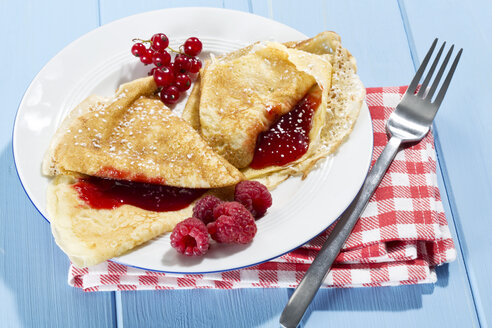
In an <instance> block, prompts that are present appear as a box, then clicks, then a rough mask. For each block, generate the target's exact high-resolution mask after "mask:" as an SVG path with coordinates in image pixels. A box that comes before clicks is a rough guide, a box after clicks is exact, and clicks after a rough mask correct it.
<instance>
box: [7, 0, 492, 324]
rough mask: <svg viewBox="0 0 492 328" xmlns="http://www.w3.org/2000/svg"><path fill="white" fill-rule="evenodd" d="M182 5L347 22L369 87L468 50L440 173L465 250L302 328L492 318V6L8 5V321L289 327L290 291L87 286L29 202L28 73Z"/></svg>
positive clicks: (448, 115) (336, 297) (309, 28)
mask: <svg viewBox="0 0 492 328" xmlns="http://www.w3.org/2000/svg"><path fill="white" fill-rule="evenodd" d="M180 6H211V7H223V8H229V9H236V10H242V11H246V12H251V13H254V14H257V15H261V16H265V17H269V18H272V19H275V20H277V21H280V22H282V23H285V24H287V25H290V26H292V27H294V28H296V29H298V30H300V31H301V32H303V33H305V34H307V35H310V36H312V35H315V34H317V33H318V32H319V31H322V30H334V31H337V32H338V33H339V34H340V35H341V36H342V39H343V42H344V45H345V46H346V47H347V48H348V49H350V51H351V52H352V53H353V54H354V55H355V57H356V58H357V60H358V64H359V67H360V76H361V78H362V81H363V82H364V84H365V85H366V86H393V85H403V84H406V83H408V82H409V80H410V78H411V77H412V76H413V73H414V72H415V67H416V66H417V65H418V63H419V59H421V58H422V56H423V54H424V53H425V51H426V50H427V48H428V46H429V45H430V43H431V40H432V39H433V38H435V37H436V36H437V37H440V38H441V39H443V40H448V41H449V42H452V43H455V44H456V45H458V46H459V47H463V48H464V56H463V57H462V60H461V62H460V65H459V67H458V70H457V73H456V74H455V78H454V79H453V82H452V84H451V87H450V90H449V91H448V95H447V96H446V99H445V100H444V103H443V105H442V107H441V110H440V112H439V114H438V116H437V119H436V123H435V127H434V128H435V130H434V131H435V135H436V147H437V152H438V158H439V167H438V177H439V183H440V188H441V193H442V196H443V201H444V206H445V210H446V215H447V218H448V220H449V223H450V228H451V231H452V234H453V238H454V240H455V243H456V246H457V249H458V258H457V260H456V261H455V262H453V263H451V264H449V265H445V266H443V267H440V268H439V269H438V270H437V271H438V279H439V280H438V282H437V284H435V285H420V286H405V287H384V288H363V289H330V290H322V291H320V292H319V293H318V294H317V296H316V298H315V299H314V302H313V303H312V305H311V306H310V308H309V310H308V313H307V314H306V316H305V317H304V319H303V321H302V326H303V327H340V326H341V327H349V326H350V327H357V326H360V327H394V326H398V327H431V326H432V327H435V326H436V325H437V326H446V327H479V326H482V327H487V326H488V325H489V324H490V325H491V326H492V279H491V276H492V261H491V260H492V256H491V255H490V253H491V251H492V241H491V240H492V239H491V238H490V236H491V233H492V220H491V215H492V147H491V145H490V142H491V141H492V128H491V127H492V108H491V106H490V98H489V97H490V93H491V91H492V65H491V64H490V63H491V58H492V39H491V34H492V33H491V32H492V23H491V19H490V17H491V16H492V2H490V1H486V0H482V1H457V0H449V1H446V0H439V1H424V0H421V1H414V0H378V1H371V2H369V1H355V0H350V1H334V0H333V1H322V0H319V1H318V0H310V1H293V0H292V1H281V0H269V1H263V0H261V1H260V0H237V1H234V0H208V1H207V0H196V1H192V0H185V1H177V0H175V1H174V0H168V1H159V0H145V1H136V0H92V1H82V0H81V1H66V0H49V1H35V0H30V1H27V0H24V1H13V0H12V1H10V0H0V35H1V39H0V43H1V46H0V49H1V51H0V59H1V60H0V63H1V65H2V66H1V68H0V72H1V73H0V81H1V84H0V100H1V105H2V108H1V117H2V119H1V120H0V176H1V180H0V327H23V326H42V327H55V326H59V327H114V326H117V327H152V326H157V327H254V326H262V327H277V326H278V319H279V316H280V313H281V311H282V308H283V306H284V305H285V304H286V302H287V299H288V297H289V296H290V295H291V294H292V291H293V290H291V289H268V290H265V289H246V290H233V291H214V290H191V291H159V292H122V293H120V292H111V293H83V292H81V291H80V290H78V289H74V288H70V287H69V286H68V285H67V282H66V280H67V269H68V266H69V262H68V259H67V257H66V256H65V255H64V254H63V253H62V252H61V251H60V250H59V249H58V247H57V246H56V245H55V243H54V242H53V239H52V237H51V233H50V229H49V225H48V224H47V223H46V222H45V221H44V220H43V219H42V217H41V216H40V214H39V213H38V212H37V211H36V209H35V208H34V207H33V206H32V204H31V203H30V202H29V200H28V198H27V197H26V195H25V193H24V191H23V189H22V187H21V185H20V183H19V180H18V178H17V174H16V170H15V167H14V163H13V159H12V150H11V149H12V137H11V134H12V124H13V120H14V116H15V113H16V110H17V106H18V104H19V102H20V100H21V98H22V96H23V93H24V91H25V90H26V88H27V86H28V85H29V82H30V81H31V80H32V78H33V77H34V75H35V74H36V73H37V72H38V71H39V70H40V69H41V68H42V66H43V65H44V64H45V63H46V62H47V61H48V60H49V59H50V58H51V57H52V56H53V55H55V54H56V53H57V52H58V51H60V50H61V49H62V48H63V47H65V46H66V45H67V44H68V43H70V42H71V41H73V40H74V39H76V38H77V37H79V36H81V35H83V34H84V33H86V32H88V31H90V30H92V29H95V28H97V27H98V26H101V25H103V24H107V23H109V22H111V21H113V20H115V19H118V18H122V17H125V16H128V15H132V14H136V13H140V12H144V11H149V10H155V9H163V8H171V7H180Z"/></svg>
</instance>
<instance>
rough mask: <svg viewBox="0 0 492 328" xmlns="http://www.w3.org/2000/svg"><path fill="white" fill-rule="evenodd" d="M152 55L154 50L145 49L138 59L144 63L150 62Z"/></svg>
mask: <svg viewBox="0 0 492 328" xmlns="http://www.w3.org/2000/svg"><path fill="white" fill-rule="evenodd" d="M153 56H154V52H153V51H152V50H150V49H147V50H146V51H145V53H143V54H142V55H141V56H140V61H141V62H142V63H144V64H145V65H148V64H152V57H153Z"/></svg>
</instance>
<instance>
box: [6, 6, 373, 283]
mask: <svg viewBox="0 0 492 328" xmlns="http://www.w3.org/2000/svg"><path fill="white" fill-rule="evenodd" d="M179 10H206V11H209V12H231V13H234V14H241V15H245V16H253V17H255V18H260V19H262V20H264V21H266V22H274V23H275V24H281V25H283V26H284V27H287V28H289V29H292V30H295V31H297V32H298V33H300V34H302V35H303V36H304V37H307V36H306V35H305V34H304V33H303V32H301V31H299V30H297V29H295V28H293V27H291V26H289V25H286V24H284V23H281V22H278V21H276V20H274V19H271V18H267V17H263V16H260V15H256V14H253V13H249V12H243V11H239V10H234V9H226V8H216V7H196V6H195V7H176V8H166V9H159V10H150V11H145V12H142V13H137V14H133V15H129V16H125V17H122V18H119V19H116V20H113V21H111V22H109V23H107V24H104V25H101V26H98V27H96V28H94V29H92V30H90V31H88V32H86V33H84V34H83V35H81V36H79V37H78V38H76V39H74V40H73V41H71V42H70V43H68V44H67V45H66V46H64V47H63V48H62V49H61V50H59V51H58V52H57V53H56V54H55V55H54V56H52V57H51V58H50V59H49V60H48V61H47V62H46V63H45V64H44V65H43V67H42V68H41V69H40V70H39V71H38V73H37V74H36V75H35V76H34V77H33V78H32V79H31V81H30V82H29V84H28V86H27V88H26V89H25V91H24V93H23V95H22V98H21V100H20V101H19V104H18V106H17V110H16V114H15V118H14V122H13V127H12V134H11V136H12V148H11V149H12V157H13V163H14V167H15V171H16V174H17V177H18V179H19V181H20V184H21V187H22V189H23V190H24V192H25V194H26V196H27V198H28V199H29V201H30V202H31V204H32V205H33V206H34V208H35V209H36V210H37V211H38V213H39V214H40V215H41V217H42V218H43V219H44V220H45V221H46V222H48V224H50V225H51V223H50V221H49V219H48V218H47V217H46V216H45V215H44V214H43V212H42V211H41V209H40V208H39V207H38V206H36V204H35V202H34V200H33V199H32V197H31V196H30V194H29V192H28V188H26V186H25V183H24V181H23V178H22V174H21V172H20V171H19V167H18V161H17V157H16V149H17V147H16V144H17V140H18V139H17V138H15V135H16V130H17V126H18V125H17V123H18V121H19V112H20V109H21V107H22V106H23V104H24V102H25V101H26V98H25V97H26V94H27V93H28V91H30V90H31V88H32V87H33V85H34V83H35V82H36V81H37V80H38V78H39V76H41V75H42V74H43V72H44V71H45V69H46V68H47V66H48V65H50V63H51V62H52V61H54V60H55V59H56V58H57V57H58V56H60V55H61V54H62V53H63V52H64V51H65V50H66V49H67V48H69V47H71V46H73V44H74V43H77V42H78V41H79V40H80V39H83V38H86V37H89V36H90V35H92V34H94V33H97V32H98V31H99V30H100V29H102V28H105V27H107V26H108V25H111V24H113V23H116V22H119V21H122V20H126V19H129V18H135V17H137V16H145V15H148V14H158V13H159V12H169V11H179ZM364 88H365V87H364ZM363 110H366V111H368V115H369V120H370V121H371V120H372V119H371V115H370V111H369V107H368V106H367V103H366V98H364V100H363V103H362V106H361V109H360V111H361V112H362V111H363ZM359 116H360V113H359ZM370 129H371V135H374V127H373V126H372V122H371V124H370ZM349 137H350V135H349ZM344 142H345V141H344ZM370 143H371V151H370V153H371V156H372V154H373V153H374V140H373V139H371V142H370ZM342 145H343V143H342ZM370 167H371V160H369V161H368V164H367V167H366V169H365V174H364V178H363V179H362V181H361V182H360V185H359V186H358V188H357V192H356V193H355V194H354V196H353V197H351V199H352V200H351V201H350V202H348V204H347V205H346V207H344V208H343V209H342V210H341V212H340V213H339V214H338V215H337V216H336V217H335V219H334V220H333V221H332V222H330V223H329V224H328V225H327V226H326V227H324V228H323V229H322V230H321V231H320V232H318V233H317V234H315V235H314V236H312V237H310V238H309V239H307V240H306V241H304V242H302V243H301V244H299V245H297V246H295V247H294V248H291V249H289V250H287V251H285V252H282V253H280V254H278V255H275V256H272V257H269V258H267V259H264V260H261V261H258V262H255V263H251V264H247V265H242V266H237V267H231V268H227V269H221V270H207V271H172V270H157V269H151V268H146V267H141V266H138V265H133V264H128V263H125V262H120V261H118V260H116V258H117V257H116V258H112V259H109V260H108V261H111V262H114V263H117V264H121V265H125V266H128V267H132V268H136V269H141V270H146V271H152V272H163V273H170V274H207V273H220V272H227V271H233V270H239V269H243V268H247V267H252V266H256V265H259V264H262V263H265V262H268V261H271V260H272V259H275V258H278V257H280V256H283V255H285V254H287V253H289V252H292V251H293V250H295V249H297V248H299V247H301V246H302V245H304V244H306V243H308V242H309V241H311V240H312V239H314V238H316V237H317V236H319V235H320V234H322V233H323V232H324V231H325V230H326V229H328V228H329V227H330V226H332V225H333V224H334V223H336V222H337V220H338V218H339V217H340V215H341V214H342V213H343V212H344V211H345V210H346V209H347V208H348V207H349V206H350V204H351V203H352V201H353V200H354V199H355V198H356V196H357V194H358V193H359V191H360V189H361V188H362V186H363V184H364V182H365V179H366V177H367V174H368V172H369V169H370ZM122 255H124V254H122Z"/></svg>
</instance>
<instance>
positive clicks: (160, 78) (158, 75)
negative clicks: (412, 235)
mask: <svg viewBox="0 0 492 328" xmlns="http://www.w3.org/2000/svg"><path fill="white" fill-rule="evenodd" d="M153 75H154V81H155V84H157V86H158V87H167V86H169V85H171V84H172V83H173V82H174V73H173V72H172V71H171V70H170V69H169V68H167V67H161V68H158V69H156V70H155V71H154V73H153Z"/></svg>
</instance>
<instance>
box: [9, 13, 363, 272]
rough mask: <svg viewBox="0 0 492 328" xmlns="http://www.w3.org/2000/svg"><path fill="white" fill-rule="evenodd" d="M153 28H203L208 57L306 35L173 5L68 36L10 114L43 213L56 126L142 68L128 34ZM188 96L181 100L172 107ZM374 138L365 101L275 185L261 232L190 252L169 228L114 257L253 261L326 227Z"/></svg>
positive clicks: (160, 264)
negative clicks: (334, 140) (318, 152)
mask: <svg viewBox="0 0 492 328" xmlns="http://www.w3.org/2000/svg"><path fill="white" fill-rule="evenodd" d="M156 32H164V33H166V34H167V35H168V36H169V37H170V39H171V45H174V46H177V45H178V44H181V43H182V42H183V41H184V40H185V39H186V38H188V37H190V36H197V37H199V38H200V39H201V40H202V42H203V44H204V52H203V55H202V58H204V57H206V56H209V55H210V53H214V54H220V53H224V52H229V51H231V50H234V49H237V48H240V47H243V46H245V45H247V44H250V43H253V42H255V41H259V40H272V41H280V42H283V41H289V40H298V39H304V38H306V36H305V35H303V34H302V33H300V32H298V31H296V30H294V29H292V28H290V27H288V26H285V25H283V24H280V23H278V22H275V21H272V20H269V19H266V18H263V17H259V16H255V15H252V14H247V13H243V12H237V11H231V10H224V9H213V8H177V9H166V10H161V11H153V12H148V13H144V14H139V15H135V16H131V17H127V18H124V19H121V20H118V21H115V22H113V23H110V24H108V25H105V26H102V27H100V28H98V29H96V30H94V31H92V32H90V33H88V34H86V35H84V36H83V37H81V38H80V39H78V40H76V41H74V42H72V43H71V44H70V45H68V46H67V47H66V48H65V49H63V50H62V51H61V52H60V53H59V54H57V55H56V56H55V57H54V58H53V59H51V61H50V62H49V63H48V64H47V65H46V66H45V67H44V68H43V69H42V70H41V72H39V74H38V75H37V76H36V77H35V78H34V80H33V82H32V83H31V85H30V86H29V88H28V90H27V91H26V93H25V95H24V98H23V100H22V102H21V104H20V106H19V110H18V112H17V117H16V120H15V124H14V132H13V148H14V158H15V165H16V168H17V171H18V174H19V177H20V180H21V182H22V184H23V186H24V189H25V190H26V193H27V194H28V196H29V198H30V199H31V201H32V202H33V204H34V206H36V208H37V209H38V210H39V211H40V212H41V214H42V215H43V216H44V217H45V218H46V219H47V220H49V217H48V216H47V213H46V206H45V203H46V195H45V193H46V188H47V186H48V182H49V180H48V179H47V178H46V177H43V176H42V175H41V171H40V167H41V161H42V158H43V155H44V152H45V150H46V149H47V148H48V144H49V142H50V139H51V137H52V136H53V134H54V132H55V130H56V128H57V126H58V125H59V123H60V122H61V120H62V118H63V117H64V116H65V115H66V114H67V113H68V112H69V111H70V110H71V109H72V108H73V107H74V106H75V105H77V104H78V103H79V102H80V101H82V100H83V99H84V98H85V97H87V96H88V95H90V94H99V95H104V96H109V95H112V94H113V92H114V90H115V89H116V88H117V86H118V85H120V84H121V83H123V82H126V81H130V80H132V79H134V78H137V77H141V76H144V75H145V74H146V72H147V71H148V70H149V67H144V66H143V65H142V64H140V63H139V62H138V60H137V59H136V58H134V57H133V56H131V54H130V47H131V45H132V43H131V40H132V39H133V38H135V37H139V38H146V37H150V36H151V35H152V34H154V33H156ZM183 106H184V102H181V103H180V104H179V105H178V106H177V108H176V110H180V109H182V107H183ZM372 139H373V137H372V125H371V120H370V116H369V110H368V108H367V106H365V105H364V107H363V108H362V111H361V113H360V117H359V119H358V121H357V123H356V125H355V128H354V130H353V132H352V134H351V135H350V137H349V138H348V140H347V141H346V142H345V143H344V144H343V145H342V146H341V147H340V149H339V151H338V152H337V153H336V154H335V155H334V156H332V157H331V158H329V159H328V160H326V161H325V162H324V163H323V164H322V165H321V166H320V168H318V169H317V170H316V171H313V172H311V173H310V174H309V176H308V177H307V179H306V180H304V181H301V180H300V179H297V178H291V179H289V180H288V181H286V182H284V183H283V184H282V185H280V186H279V187H278V188H277V189H276V190H275V191H274V192H273V206H272V208H271V209H269V211H268V214H267V215H266V216H265V217H264V218H262V219H261V220H259V221H258V233H257V235H256V237H255V239H254V240H253V242H252V243H250V244H249V245H245V246H238V245H218V246H216V245H214V247H212V248H211V250H210V251H209V253H208V254H207V255H206V256H203V257H199V258H187V257H185V256H181V255H178V254H177V253H176V252H175V251H174V250H173V249H172V248H171V247H170V244H169V234H165V235H164V236H161V237H160V238H157V239H155V240H152V241H151V242H149V243H146V244H145V245H143V246H141V247H139V248H137V249H135V250H133V251H132V252H130V253H128V254H126V255H124V256H120V257H118V258H116V259H114V260H115V261H117V262H119V263H123V264H126V265H130V266H135V267H140V268H145V269H148V270H158V271H166V272H181V273H203V272H214V271H223V270H231V269H236V268H241V267H245V266H250V265H254V264H257V263H260V262H263V261H267V260H269V259H272V258H274V257H277V256H279V255H281V254H284V253H286V252H288V251H290V250H293V249H295V248H297V247H298V246H300V245H302V244H304V243H305V242H307V241H308V240H310V239H312V238H313V237H315V236H316V235H318V234H319V233H320V232H322V231H323V230H324V229H326V228H327V227H328V226H329V225H330V224H331V223H333V222H334V221H335V219H336V218H337V217H338V216H339V215H340V214H341V213H342V212H343V210H344V209H345V208H346V207H347V206H348V205H349V203H350V202H351V201H352V199H353V198H354V197H355V195H356V193H357V192H358V190H359V188H360V186H361V185H362V182H363V180H364V178H365V176H366V173H367V170H368V167H369V164H370V160H371V154H372ZM215 246H216V247H215Z"/></svg>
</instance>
